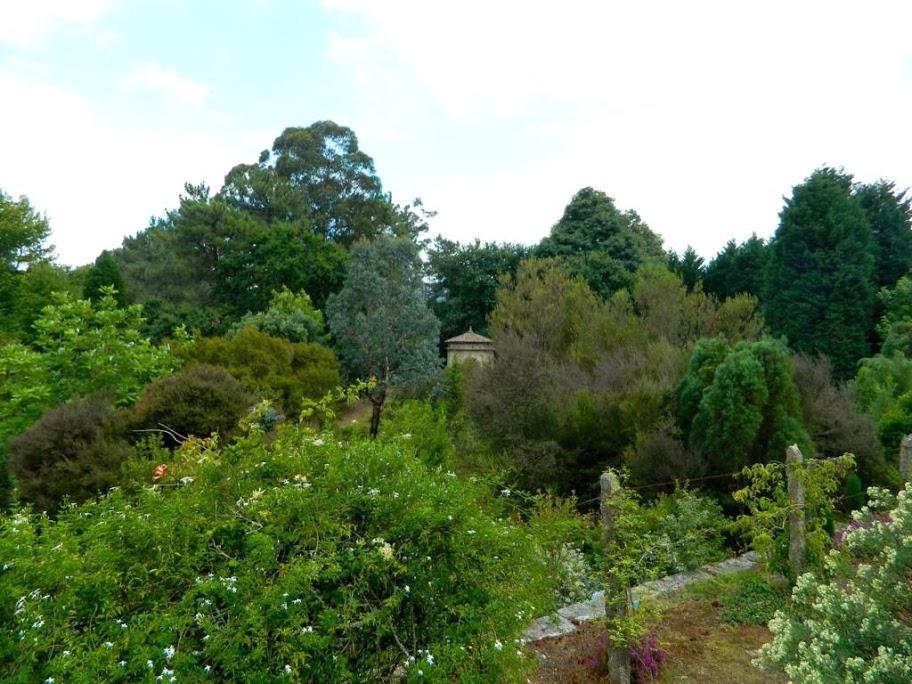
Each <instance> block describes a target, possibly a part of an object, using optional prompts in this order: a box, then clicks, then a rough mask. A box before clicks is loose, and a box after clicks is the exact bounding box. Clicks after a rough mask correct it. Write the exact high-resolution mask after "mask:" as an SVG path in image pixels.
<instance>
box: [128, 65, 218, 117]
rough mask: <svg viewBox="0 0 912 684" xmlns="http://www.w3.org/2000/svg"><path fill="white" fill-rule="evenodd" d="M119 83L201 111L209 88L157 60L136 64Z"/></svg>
mask: <svg viewBox="0 0 912 684" xmlns="http://www.w3.org/2000/svg"><path fill="white" fill-rule="evenodd" d="M121 85H123V86H124V87H126V88H129V89H131V90H138V91H149V92H153V93H158V94H160V95H163V96H165V97H166V98H167V99H168V100H169V101H170V102H172V103H173V104H176V105H180V106H186V107H189V108H190V109H192V110H193V111H195V112H202V111H203V110H204V109H205V107H206V99H207V98H208V97H209V88H208V87H207V86H205V85H202V84H200V83H196V82H194V81H192V80H190V79H189V78H186V77H184V76H181V75H180V74H178V73H177V72H176V71H173V70H171V69H165V68H163V67H162V66H161V65H160V64H158V63H157V62H148V63H146V64H142V65H141V66H138V67H137V68H136V69H134V70H133V71H131V72H130V73H128V74H127V75H126V76H124V77H123V79H121Z"/></svg>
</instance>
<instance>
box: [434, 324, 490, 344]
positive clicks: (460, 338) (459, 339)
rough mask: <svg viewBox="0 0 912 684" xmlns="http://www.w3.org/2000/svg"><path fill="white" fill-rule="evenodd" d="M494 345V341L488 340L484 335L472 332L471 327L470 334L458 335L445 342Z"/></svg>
mask: <svg viewBox="0 0 912 684" xmlns="http://www.w3.org/2000/svg"><path fill="white" fill-rule="evenodd" d="M460 343H461V344H494V342H493V340H490V339H488V338H487V337H485V336H484V335H479V334H478V333H477V332H475V331H474V330H472V328H471V326H470V327H469V331H468V332H464V333H462V335H456V337H451V338H450V339H448V340H446V341H445V344H460Z"/></svg>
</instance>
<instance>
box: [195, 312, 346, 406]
mask: <svg viewBox="0 0 912 684" xmlns="http://www.w3.org/2000/svg"><path fill="white" fill-rule="evenodd" d="M178 353H179V354H180V355H181V356H182V357H183V358H184V359H186V360H187V361H196V362H198V363H208V364H212V365H214V366H221V367H222V368H225V369H226V370H227V371H228V372H229V373H231V375H233V376H234V377H235V378H237V379H238V380H240V381H241V382H242V383H244V385H245V386H246V387H247V388H248V389H249V390H250V391H252V392H255V393H257V394H258V395H260V396H262V397H264V398H267V399H271V400H273V401H274V402H275V403H276V405H277V406H278V408H280V409H281V410H282V411H283V412H285V413H286V414H287V415H289V416H297V415H298V413H300V411H301V407H302V401H303V399H305V398H309V399H319V398H320V397H322V396H323V395H325V394H326V393H327V392H329V391H330V390H332V389H334V388H335V387H337V386H338V385H339V384H340V383H341V381H340V378H339V362H338V360H337V359H336V356H335V354H333V352H332V350H331V349H329V348H328V347H324V346H323V345H319V344H309V343H292V342H289V341H288V340H285V339H282V338H279V337H271V336H269V335H267V334H266V333H262V332H260V331H259V330H257V329H256V328H252V327H247V328H244V329H243V330H241V331H240V332H239V333H238V334H237V335H236V336H234V337H233V338H232V339H230V340H226V339H223V338H220V337H199V338H196V339H195V340H193V341H192V342H191V343H189V344H186V345H183V346H181V347H180V348H179V349H178Z"/></svg>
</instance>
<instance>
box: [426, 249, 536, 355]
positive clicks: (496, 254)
mask: <svg viewBox="0 0 912 684" xmlns="http://www.w3.org/2000/svg"><path fill="white" fill-rule="evenodd" d="M528 254H529V249H528V248H527V247H524V246H522V245H510V244H503V245H498V244H494V243H493V242H488V243H485V244H481V242H479V241H478V240H476V241H475V242H474V243H472V244H467V245H461V244H459V243H458V242H452V241H450V240H446V239H444V238H442V237H438V238H437V239H436V240H435V241H434V244H433V245H432V246H431V248H430V249H429V250H428V271H429V275H430V278H431V283H430V299H431V308H432V309H433V310H434V313H435V314H436V315H437V318H438V319H440V328H441V334H442V337H443V338H444V339H446V338H448V337H452V336H453V335H458V334H460V333H463V332H465V331H466V330H468V329H469V328H470V327H471V328H473V329H474V330H475V332H478V333H481V334H483V335H486V334H487V329H488V314H490V313H491V311H493V310H494V305H495V304H496V303H497V298H496V293H497V287H498V285H499V284H500V278H501V276H502V275H505V274H506V275H513V274H514V273H516V269H517V267H518V266H519V262H520V261H522V259H523V258H525V257H526V256H527V255H528Z"/></svg>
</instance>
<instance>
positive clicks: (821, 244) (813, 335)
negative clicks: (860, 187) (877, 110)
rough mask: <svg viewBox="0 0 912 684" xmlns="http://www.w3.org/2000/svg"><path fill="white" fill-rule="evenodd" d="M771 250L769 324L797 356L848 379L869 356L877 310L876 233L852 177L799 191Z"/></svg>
mask: <svg viewBox="0 0 912 684" xmlns="http://www.w3.org/2000/svg"><path fill="white" fill-rule="evenodd" d="M779 218H780V223H779V228H778V230H777V231H776V235H775V236H774V238H773V240H772V243H771V254H770V264H769V277H768V280H767V292H766V311H765V314H766V321H767V323H768V324H769V326H770V329H771V330H772V332H773V333H774V334H775V335H784V336H785V337H786V338H787V339H788V342H789V344H790V345H791V346H792V347H793V348H794V349H796V350H798V351H802V352H805V353H807V354H818V353H822V354H825V355H827V356H828V357H829V358H830V360H831V361H832V363H833V369H834V371H835V374H836V375H837V376H838V377H841V378H847V377H850V376H851V375H853V373H854V370H855V364H856V363H857V361H858V360H859V359H861V358H863V357H865V356H867V355H868V352H869V333H870V330H871V327H872V323H873V321H872V316H873V305H874V284H873V276H874V256H873V246H872V237H871V227H870V224H869V222H868V218H867V216H866V215H865V212H864V209H863V208H862V206H861V203H860V201H859V200H858V198H857V197H856V196H855V195H853V192H852V176H851V175H849V174H847V173H845V172H843V171H841V170H836V169H832V168H821V169H818V170H817V171H815V172H814V173H813V174H811V176H810V177H809V178H807V180H805V182H804V183H802V184H801V185H798V186H796V187H795V188H794V190H793V192H792V196H791V198H789V199H788V200H786V203H785V207H784V208H783V210H782V212H781V213H780V214H779Z"/></svg>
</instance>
